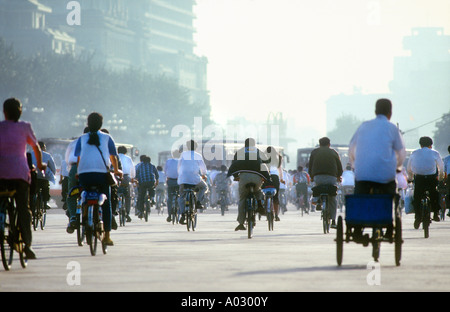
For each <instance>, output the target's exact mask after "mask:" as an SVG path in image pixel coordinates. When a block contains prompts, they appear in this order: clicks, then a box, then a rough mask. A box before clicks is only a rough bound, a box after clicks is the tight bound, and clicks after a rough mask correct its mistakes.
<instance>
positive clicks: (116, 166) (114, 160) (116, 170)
mask: <svg viewBox="0 0 450 312" xmlns="http://www.w3.org/2000/svg"><path fill="white" fill-rule="evenodd" d="M109 160H111V164H112V165H113V167H114V174H115V175H117V176H119V177H123V173H122V170H119V163H118V161H117V158H116V156H114V155H109Z"/></svg>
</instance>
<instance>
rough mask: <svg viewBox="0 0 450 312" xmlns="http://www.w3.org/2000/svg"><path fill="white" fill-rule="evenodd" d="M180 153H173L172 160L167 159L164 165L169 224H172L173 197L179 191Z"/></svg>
mask: <svg viewBox="0 0 450 312" xmlns="http://www.w3.org/2000/svg"><path fill="white" fill-rule="evenodd" d="M179 156H180V152H179V151H178V150H173V151H172V158H169V159H167V161H166V163H165V165H164V173H165V174H166V178H167V214H168V215H169V216H168V217H167V222H172V217H171V216H172V202H173V197H174V196H176V193H177V191H178V190H179V188H180V187H179V186H178V157H179Z"/></svg>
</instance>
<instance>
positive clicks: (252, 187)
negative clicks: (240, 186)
mask: <svg viewBox="0 0 450 312" xmlns="http://www.w3.org/2000/svg"><path fill="white" fill-rule="evenodd" d="M245 187H246V188H247V189H248V190H249V191H250V192H252V193H253V192H254V191H255V189H256V184H255V183H247V184H246V185H245Z"/></svg>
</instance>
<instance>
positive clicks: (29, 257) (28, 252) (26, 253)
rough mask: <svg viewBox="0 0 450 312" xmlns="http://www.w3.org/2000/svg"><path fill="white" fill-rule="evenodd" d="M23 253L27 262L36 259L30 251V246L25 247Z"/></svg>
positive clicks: (31, 250)
mask: <svg viewBox="0 0 450 312" xmlns="http://www.w3.org/2000/svg"><path fill="white" fill-rule="evenodd" d="M23 251H24V252H25V257H26V258H27V260H33V259H36V254H35V253H34V251H33V249H31V247H30V246H25V248H24V249H23Z"/></svg>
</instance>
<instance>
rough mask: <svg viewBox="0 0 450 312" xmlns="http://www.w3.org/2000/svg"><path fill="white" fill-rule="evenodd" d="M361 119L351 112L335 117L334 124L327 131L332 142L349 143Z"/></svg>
mask: <svg viewBox="0 0 450 312" xmlns="http://www.w3.org/2000/svg"><path fill="white" fill-rule="evenodd" d="M361 123H362V121H361V120H359V119H358V118H356V117H355V116H354V115H352V114H346V115H342V116H341V117H339V118H337V119H336V126H335V128H334V129H333V130H331V131H329V132H328V134H327V135H328V137H329V138H330V141H331V143H332V144H349V143H350V140H351V138H352V136H353V134H354V133H355V131H356V129H358V127H359V126H360V125H361Z"/></svg>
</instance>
